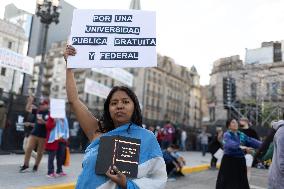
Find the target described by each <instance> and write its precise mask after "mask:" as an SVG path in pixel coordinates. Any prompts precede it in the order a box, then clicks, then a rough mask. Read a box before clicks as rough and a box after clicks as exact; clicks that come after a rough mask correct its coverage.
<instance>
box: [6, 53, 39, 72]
mask: <svg viewBox="0 0 284 189" xmlns="http://www.w3.org/2000/svg"><path fill="white" fill-rule="evenodd" d="M0 66H2V67H6V68H11V69H14V70H17V71H20V72H23V73H26V74H29V75H32V74H33V68H34V59H33V58H31V57H28V56H23V55H21V54H18V53H16V52H14V51H11V50H8V49H4V48H0Z"/></svg>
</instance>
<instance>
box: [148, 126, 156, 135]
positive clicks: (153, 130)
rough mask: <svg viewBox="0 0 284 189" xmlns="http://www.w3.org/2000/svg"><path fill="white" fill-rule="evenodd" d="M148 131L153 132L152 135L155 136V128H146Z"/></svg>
mask: <svg viewBox="0 0 284 189" xmlns="http://www.w3.org/2000/svg"><path fill="white" fill-rule="evenodd" d="M148 130H149V131H151V132H153V133H154V134H155V128H154V127H153V126H149V127H148Z"/></svg>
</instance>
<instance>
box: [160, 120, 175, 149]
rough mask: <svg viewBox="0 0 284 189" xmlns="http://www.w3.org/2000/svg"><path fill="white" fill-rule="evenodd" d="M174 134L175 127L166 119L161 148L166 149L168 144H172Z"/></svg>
mask: <svg viewBox="0 0 284 189" xmlns="http://www.w3.org/2000/svg"><path fill="white" fill-rule="evenodd" d="M174 134H175V128H174V127H173V125H172V124H171V122H170V121H167V123H166V124H165V125H164V127H163V135H164V137H163V141H162V148H163V149H167V148H168V146H170V145H171V144H173V141H174Z"/></svg>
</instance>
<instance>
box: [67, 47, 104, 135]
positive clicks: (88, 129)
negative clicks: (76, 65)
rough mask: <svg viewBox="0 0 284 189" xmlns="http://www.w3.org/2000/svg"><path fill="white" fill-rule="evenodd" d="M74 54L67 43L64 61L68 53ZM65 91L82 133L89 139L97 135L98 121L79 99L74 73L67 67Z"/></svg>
mask: <svg viewBox="0 0 284 189" xmlns="http://www.w3.org/2000/svg"><path fill="white" fill-rule="evenodd" d="M75 54H76V50H75V48H74V47H72V46H70V45H68V46H67V47H66V50H65V52H64V59H65V61H66V60H67V57H68V56H69V55H71V56H74V55H75ZM66 62H67V61H66ZM66 91H67V98H68V101H69V103H70V105H71V108H72V110H73V112H74V113H75V115H76V118H77V120H78V121H79V123H80V127H81V128H82V129H83V131H84V133H85V134H86V136H87V137H88V139H89V140H90V141H92V140H94V139H95V138H96V137H98V136H99V135H98V134H96V131H97V129H98V121H97V119H96V118H95V116H93V114H92V113H91V112H90V111H89V110H88V108H87V107H86V106H85V105H84V104H83V102H81V100H80V99H79V96H78V91H77V87H76V82H75V79H74V73H73V71H72V70H71V69H68V68H67V69H66Z"/></svg>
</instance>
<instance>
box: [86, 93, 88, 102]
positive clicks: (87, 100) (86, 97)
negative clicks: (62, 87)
mask: <svg viewBox="0 0 284 189" xmlns="http://www.w3.org/2000/svg"><path fill="white" fill-rule="evenodd" d="M86 103H89V94H86Z"/></svg>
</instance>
